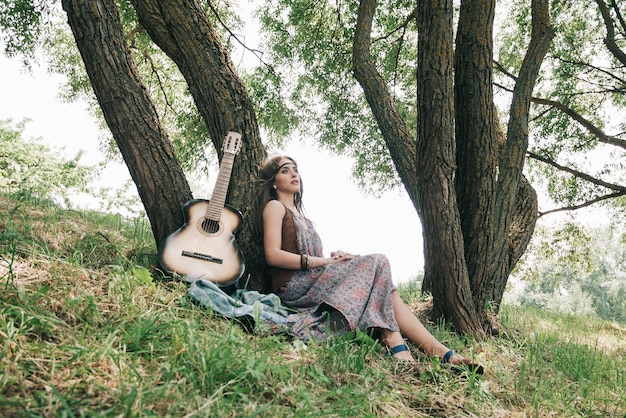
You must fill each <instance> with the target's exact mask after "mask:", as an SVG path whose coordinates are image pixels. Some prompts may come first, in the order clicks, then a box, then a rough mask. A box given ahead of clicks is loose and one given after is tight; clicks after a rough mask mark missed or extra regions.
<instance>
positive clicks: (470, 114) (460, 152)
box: [454, 0, 502, 318]
mask: <svg viewBox="0 0 626 418" xmlns="http://www.w3.org/2000/svg"><path fill="white" fill-rule="evenodd" d="M494 15H495V0H487V1H474V2H462V3H461V10H460V16H459V24H458V31H457V37H456V57H455V73H454V74H455V83H454V87H455V88H454V100H455V109H456V143H457V154H456V161H457V167H458V171H457V176H456V178H455V183H456V192H457V199H458V204H459V212H460V214H461V219H462V221H461V226H462V230H463V237H464V239H465V241H464V245H465V247H464V253H465V258H466V260H467V269H468V273H469V277H470V283H471V288H472V292H473V297H474V301H475V306H476V311H477V314H478V315H479V316H480V317H481V318H482V317H484V312H483V308H484V299H485V297H484V293H485V289H486V279H487V277H489V276H490V274H491V272H492V271H494V269H495V268H496V266H497V265H498V263H499V256H500V254H494V253H493V252H491V251H489V248H490V247H491V246H492V245H494V243H493V240H494V239H495V234H496V233H497V232H496V231H495V228H496V226H495V225H494V224H493V218H494V210H495V205H496V201H497V200H498V199H500V198H501V197H500V196H497V195H496V193H495V189H496V183H497V177H498V157H499V144H500V143H501V141H502V132H501V130H500V129H499V121H498V118H497V113H496V111H495V105H494V103H493V88H492V74H493V65H492V62H493V55H492V54H493V39H492V38H493V33H492V30H493V19H494ZM481 301H482V302H481Z"/></svg>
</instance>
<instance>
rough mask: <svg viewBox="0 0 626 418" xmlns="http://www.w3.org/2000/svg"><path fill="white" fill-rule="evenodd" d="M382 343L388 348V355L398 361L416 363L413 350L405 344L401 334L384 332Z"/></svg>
mask: <svg viewBox="0 0 626 418" xmlns="http://www.w3.org/2000/svg"><path fill="white" fill-rule="evenodd" d="M381 337H382V338H381V342H382V343H383V345H384V346H385V347H386V348H387V354H388V355H390V356H391V357H392V358H394V359H396V360H402V361H406V362H410V363H415V359H414V358H413V355H412V354H411V350H409V347H407V345H406V344H405V343H404V338H402V334H400V333H399V332H397V331H396V332H394V331H389V330H385V329H383V330H382V336H381Z"/></svg>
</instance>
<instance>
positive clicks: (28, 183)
mask: <svg viewBox="0 0 626 418" xmlns="http://www.w3.org/2000/svg"><path fill="white" fill-rule="evenodd" d="M26 123H27V120H24V121H22V122H19V123H17V124H15V123H13V122H12V120H10V119H9V120H0V150H1V151H0V188H1V189H2V190H3V191H5V192H12V193H20V194H23V195H32V196H35V197H38V198H41V199H52V198H56V199H63V200H64V201H65V203H66V204H67V205H68V206H69V205H70V200H69V196H70V193H72V192H76V191H81V190H84V189H85V188H86V186H87V184H88V182H89V180H90V174H91V171H92V170H93V167H88V166H83V165H81V164H80V163H79V160H80V157H81V153H80V152H79V153H78V154H76V155H75V156H74V157H72V158H69V159H66V158H65V157H63V156H62V154H63V153H62V151H63V150H53V149H51V148H50V147H48V146H47V145H44V144H42V143H41V138H38V139H25V138H24V137H23V134H24V129H25V125H26Z"/></svg>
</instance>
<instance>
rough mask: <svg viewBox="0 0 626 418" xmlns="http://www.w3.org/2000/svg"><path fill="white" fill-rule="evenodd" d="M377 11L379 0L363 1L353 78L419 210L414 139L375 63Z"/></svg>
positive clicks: (356, 35) (359, 14)
mask: <svg viewBox="0 0 626 418" xmlns="http://www.w3.org/2000/svg"><path fill="white" fill-rule="evenodd" d="M375 11H376V0H361V3H360V5H359V12H358V17H357V25H356V28H355V31H354V44H353V46H352V63H353V66H354V67H353V72H354V77H355V78H356V80H357V81H358V82H359V84H360V85H361V87H362V88H363V93H364V94H365V98H366V100H367V103H368V105H369V106H370V109H371V110H372V114H373V115H374V118H375V119H376V122H377V123H378V127H379V129H380V132H381V134H382V136H383V139H384V140H385V144H386V145H387V149H388V150H389V154H390V155H391V159H392V160H393V163H394V165H395V167H396V170H397V172H398V175H399V176H400V179H401V180H402V184H404V185H405V188H406V190H407V193H408V194H409V198H410V199H411V201H412V202H413V204H414V205H415V208H416V209H417V203H416V202H417V200H418V199H417V194H416V192H417V190H416V188H415V187H413V185H414V184H415V181H416V175H415V138H414V137H413V136H412V135H411V133H410V132H409V129H408V127H407V126H406V123H405V121H404V119H402V115H401V114H400V112H399V110H398V108H397V106H396V105H395V103H394V100H393V96H392V95H391V93H390V91H389V87H388V86H387V84H386V82H385V80H384V79H383V78H382V76H381V75H380V73H379V72H378V70H377V69H376V66H375V65H374V63H373V62H372V56H371V48H370V45H371V32H372V23H373V20H374V12H375Z"/></svg>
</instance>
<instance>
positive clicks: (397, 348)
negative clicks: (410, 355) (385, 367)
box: [387, 344, 411, 357]
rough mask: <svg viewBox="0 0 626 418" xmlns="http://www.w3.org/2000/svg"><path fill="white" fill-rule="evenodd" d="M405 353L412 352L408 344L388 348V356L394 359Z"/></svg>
mask: <svg viewBox="0 0 626 418" xmlns="http://www.w3.org/2000/svg"><path fill="white" fill-rule="evenodd" d="M403 351H411V350H409V347H407V346H406V344H398V345H396V346H395V347H391V348H389V347H387V355H388V356H391V357H393V356H394V355H396V354H398V353H401V352H403Z"/></svg>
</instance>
